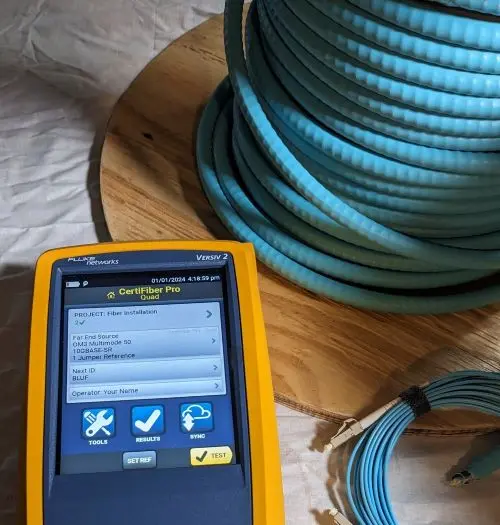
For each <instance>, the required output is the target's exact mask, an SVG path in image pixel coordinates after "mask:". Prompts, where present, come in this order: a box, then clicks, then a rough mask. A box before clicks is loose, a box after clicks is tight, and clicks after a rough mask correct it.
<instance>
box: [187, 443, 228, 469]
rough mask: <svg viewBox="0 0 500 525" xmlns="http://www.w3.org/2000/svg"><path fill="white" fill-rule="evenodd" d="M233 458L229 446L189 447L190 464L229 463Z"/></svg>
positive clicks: (200, 465)
mask: <svg viewBox="0 0 500 525" xmlns="http://www.w3.org/2000/svg"><path fill="white" fill-rule="evenodd" d="M232 460H233V451H232V450H231V448H230V447H204V448H192V449H191V465H192V466H193V467H205V466H209V465H229V463H231V461H232Z"/></svg>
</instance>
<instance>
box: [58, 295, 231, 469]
mask: <svg viewBox="0 0 500 525" xmlns="http://www.w3.org/2000/svg"><path fill="white" fill-rule="evenodd" d="M213 300H214V299H213V298H210V301H213ZM193 302H203V299H201V300H198V301H183V302H182V304H187V303H193ZM135 304H137V303H133V302H130V303H126V304H122V305H117V304H113V305H112V306H113V307H115V308H116V307H117V306H133V305H135ZM156 304H172V302H166V301H163V302H161V303H156ZM219 304H220V310H221V313H223V312H224V304H223V300H222V298H221V299H220V301H219ZM140 305H141V306H144V303H141V304H140ZM151 305H152V304H151V303H149V304H148V306H151ZM96 306H98V307H100V308H102V307H105V306H106V305H105V304H99V305H89V306H88V307H89V308H90V307H96ZM85 307H86V306H85V305H79V306H78V308H85ZM72 308H74V307H72ZM68 311H69V307H67V306H65V308H64V312H63V315H64V331H63V337H62V343H63V344H62V348H63V352H62V355H63V371H62V383H63V391H62V394H63V395H62V399H61V419H60V420H61V428H60V456H61V462H62V461H64V457H65V456H68V455H74V454H102V453H110V452H122V453H125V452H134V451H141V450H156V451H159V450H161V449H176V448H179V449H186V448H196V447H212V446H213V447H217V446H225V445H227V446H230V447H231V448H232V449H233V451H234V450H235V446H234V444H235V432H234V422H233V407H232V398H231V374H230V366H229V359H228V345H227V339H228V338H227V330H226V320H225V318H224V315H221V329H222V330H221V332H222V341H223V350H224V363H225V367H224V368H225V379H226V387H227V390H226V394H225V395H213V396H194V397H179V398H169V399H162V398H157V399H144V400H132V401H128V400H127V401H111V400H108V401H103V402H90V403H89V402H88V401H87V402H82V403H67V401H66V389H67V387H68V385H67V371H68ZM200 402H201V403H211V404H212V406H213V419H214V430H213V431H211V432H203V434H204V437H203V438H201V439H193V437H192V436H195V435H196V434H197V432H196V427H195V428H194V429H193V431H192V433H185V432H183V430H182V428H181V416H180V408H181V405H182V404H185V403H195V404H196V403H200ZM151 405H162V406H163V407H164V415H165V433H164V434H162V435H160V436H159V441H146V442H137V441H136V436H134V435H133V434H132V408H133V407H136V406H151ZM98 408H113V409H114V410H115V432H116V433H115V436H114V437H109V438H106V439H107V444H105V445H104V444H103V445H92V444H90V440H89V439H85V438H84V437H83V436H82V416H83V412H84V411H85V409H98ZM96 439H102V437H99V438H97V437H96ZM155 439H156V438H155Z"/></svg>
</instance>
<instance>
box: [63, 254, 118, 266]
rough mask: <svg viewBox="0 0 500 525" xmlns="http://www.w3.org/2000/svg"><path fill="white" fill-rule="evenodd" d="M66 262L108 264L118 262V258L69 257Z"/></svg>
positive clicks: (92, 264) (91, 264) (89, 264)
mask: <svg viewBox="0 0 500 525" xmlns="http://www.w3.org/2000/svg"><path fill="white" fill-rule="evenodd" d="M68 262H76V263H85V264H86V265H87V266H106V265H110V264H120V261H119V260H118V259H98V258H97V257H94V256H89V257H69V258H68Z"/></svg>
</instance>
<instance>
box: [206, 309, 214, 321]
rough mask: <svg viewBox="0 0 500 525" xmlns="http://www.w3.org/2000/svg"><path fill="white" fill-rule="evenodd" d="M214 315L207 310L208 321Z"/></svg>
mask: <svg viewBox="0 0 500 525" xmlns="http://www.w3.org/2000/svg"><path fill="white" fill-rule="evenodd" d="M212 315H213V313H212V312H211V311H210V310H207V319H210V317H212Z"/></svg>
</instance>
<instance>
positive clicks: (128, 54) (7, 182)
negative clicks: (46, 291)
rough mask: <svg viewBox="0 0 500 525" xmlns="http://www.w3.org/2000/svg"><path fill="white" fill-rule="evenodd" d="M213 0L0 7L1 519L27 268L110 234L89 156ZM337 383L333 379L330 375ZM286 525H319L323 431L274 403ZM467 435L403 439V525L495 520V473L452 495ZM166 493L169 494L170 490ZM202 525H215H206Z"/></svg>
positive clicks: (11, 467)
mask: <svg viewBox="0 0 500 525" xmlns="http://www.w3.org/2000/svg"><path fill="white" fill-rule="evenodd" d="M222 8H223V0H189V1H188V0H163V1H161V0H105V1H103V0H84V1H82V0H2V1H1V3H0V523H1V524H3V525H11V524H14V523H17V522H16V518H17V514H16V507H17V506H18V505H22V490H21V489H20V486H21V485H20V483H21V481H22V479H21V478H20V476H19V474H18V471H19V460H20V454H19V451H20V449H21V446H22V443H23V436H24V434H23V428H22V419H23V415H22V410H23V402H24V391H25V364H26V355H27V345H28V328H29V315H30V301H31V287H32V278H33V265H34V262H35V260H36V258H37V256H38V255H39V254H40V253H41V252H43V251H45V250H47V249H49V248H52V247H56V246H63V245H68V244H81V243H89V242H95V241H97V240H98V239H99V240H104V239H106V238H107V237H106V235H107V234H106V228H105V225H104V222H103V218H102V213H101V209H100V202H99V186H98V161H99V153H100V145H101V142H102V134H103V130H104V125H105V122H106V119H107V117H108V115H109V112H110V110H111V108H112V105H113V102H114V101H115V100H116V97H117V96H118V95H119V94H120V93H121V92H122V91H123V90H124V89H125V88H126V87H127V85H128V83H129V82H130V81H131V80H132V79H133V78H134V76H135V75H136V74H137V73H138V72H139V71H140V70H141V69H142V68H143V67H144V65H145V64H146V63H147V62H148V61H149V60H150V59H151V58H152V57H153V56H155V55H156V54H157V53H158V52H159V51H160V50H162V49H163V48H164V47H165V46H167V45H168V44H169V43H170V42H171V41H172V40H173V39H175V38H176V37H178V36H179V35H181V34H182V33H184V32H185V31H187V30H189V29H190V28H192V27H194V26H195V25H197V24H199V23H200V22H202V21H203V20H204V19H205V18H206V17H208V16H210V15H211V14H213V13H217V12H220V11H222ZM332 380H335V378H332ZM277 411H278V419H279V426H280V436H281V447H282V464H283V474H284V486H285V497H286V510H287V523H288V524H289V525H310V524H314V523H318V524H320V525H327V524H329V523H330V524H331V523H333V520H331V518H329V517H328V516H326V515H325V514H324V510H325V509H327V508H329V507H330V505H331V503H330V499H329V494H330V493H331V494H333V496H334V497H336V495H337V494H340V495H342V490H341V486H340V485H339V483H338V482H337V483H335V484H334V485H333V486H331V482H330V481H329V479H330V480H335V471H334V465H335V464H336V462H337V460H338V457H335V458H332V459H331V460H330V462H329V461H328V460H327V458H325V457H324V456H323V455H322V454H321V453H320V452H318V451H317V450H315V447H317V445H318V443H321V442H322V441H324V439H326V437H327V435H328V434H330V433H332V432H333V431H334V428H332V427H331V426H329V425H327V424H325V423H323V422H320V421H317V420H315V419H313V418H311V417H308V416H304V415H301V414H298V413H296V412H293V411H291V410H288V409H286V408H284V407H281V406H278V407H277ZM470 447H471V443H470V440H467V439H464V438H459V439H446V440H436V439H419V438H405V439H404V440H403V442H402V443H401V446H400V447H399V448H398V452H397V455H396V457H395V459H394V461H393V463H392V467H391V486H392V491H393V500H394V503H395V507H396V511H397V514H398V517H399V519H400V522H401V524H410V523H412V524H414V523H420V524H424V525H426V524H429V525H430V524H438V523H439V524H449V525H451V524H454V525H457V524H459V525H460V524H466V523H475V524H476V525H487V524H493V523H498V516H499V515H500V498H498V492H499V488H500V477H498V476H496V477H495V478H493V479H490V480H488V481H485V482H483V483H480V484H477V485H476V486H472V487H469V488H468V489H467V490H462V491H456V490H451V489H449V488H447V487H446V485H445V483H444V476H445V474H446V473H447V472H448V470H449V469H450V468H451V467H452V466H453V465H455V464H456V463H457V462H458V461H459V460H460V458H461V457H462V456H463V455H464V454H466V453H468V452H469V450H470ZM166 490H168V489H166ZM208 525H211V524H208ZM269 525H271V524H269Z"/></svg>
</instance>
